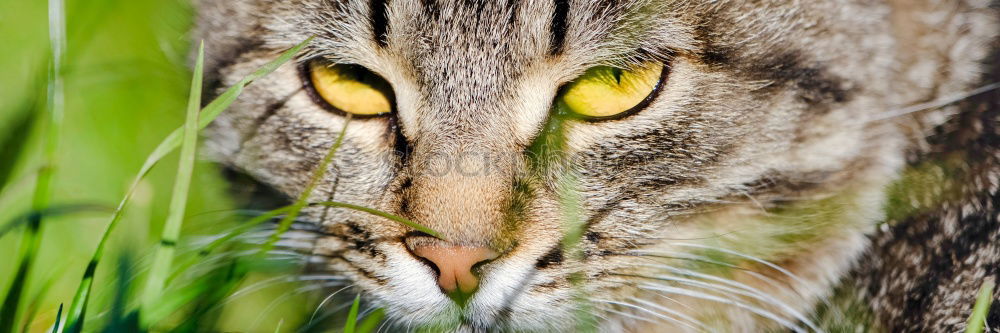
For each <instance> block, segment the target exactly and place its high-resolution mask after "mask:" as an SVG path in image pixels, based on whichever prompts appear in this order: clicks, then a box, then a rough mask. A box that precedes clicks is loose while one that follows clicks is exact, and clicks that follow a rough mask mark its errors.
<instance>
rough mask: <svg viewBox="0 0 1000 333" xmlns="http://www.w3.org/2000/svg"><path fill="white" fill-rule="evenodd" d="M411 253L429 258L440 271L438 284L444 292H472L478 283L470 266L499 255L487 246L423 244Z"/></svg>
mask: <svg viewBox="0 0 1000 333" xmlns="http://www.w3.org/2000/svg"><path fill="white" fill-rule="evenodd" d="M413 253H414V254H416V255H417V256H419V257H422V258H424V259H427V260H430V261H431V262H432V263H434V265H435V266H437V268H438V271H440V272H441V274H440V276H438V285H439V286H441V289H444V291H445V292H448V293H452V292H455V291H456V290H457V291H461V292H463V293H472V292H473V291H475V290H476V287H477V286H478V285H479V278H477V277H476V276H475V274H473V273H472V266H474V265H475V264H478V263H480V262H484V261H489V260H493V259H496V257H497V256H498V255H499V254H498V253H497V252H496V251H493V250H492V249H490V248H487V247H481V246H453V245H425V246H417V247H415V248H414V249H413Z"/></svg>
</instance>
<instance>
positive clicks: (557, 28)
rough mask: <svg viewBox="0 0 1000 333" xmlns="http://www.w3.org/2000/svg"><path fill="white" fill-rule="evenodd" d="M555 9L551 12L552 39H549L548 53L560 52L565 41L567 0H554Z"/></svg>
mask: <svg viewBox="0 0 1000 333" xmlns="http://www.w3.org/2000/svg"><path fill="white" fill-rule="evenodd" d="M553 7H555V11H554V12H553V13H552V39H550V41H549V54H552V55H556V54H559V53H562V50H563V43H564V42H565V41H566V15H567V14H569V0H555V6H553Z"/></svg>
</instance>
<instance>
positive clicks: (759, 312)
mask: <svg viewBox="0 0 1000 333" xmlns="http://www.w3.org/2000/svg"><path fill="white" fill-rule="evenodd" d="M638 287H639V288H640V289H644V290H650V291H660V292H666V293H672V294H677V295H683V296H689V297H694V298H698V299H703V300H707V301H713V302H717V303H722V304H727V305H732V306H735V307H738V308H741V309H745V310H747V311H750V312H753V313H755V314H757V315H759V316H762V317H764V318H767V319H770V320H773V321H774V322H776V323H778V324H781V325H782V326H785V327H788V328H789V329H791V330H793V331H795V332H806V330H805V329H803V328H802V327H801V326H798V325H796V324H795V323H792V322H790V321H788V320H786V319H784V318H782V317H780V316H778V315H776V314H774V313H772V312H770V311H767V310H764V309H761V308H759V307H756V306H752V305H750V304H746V303H744V302H740V301H737V300H732V299H727V298H722V297H719V296H715V295H711V294H706V293H702V292H697V291H692V290H687V289H683V288H677V287H669V286H661V285H654V284H642V285H639V286H638ZM817 331H819V330H818V329H817Z"/></svg>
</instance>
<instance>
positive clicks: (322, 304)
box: [308, 284, 354, 324]
mask: <svg viewBox="0 0 1000 333" xmlns="http://www.w3.org/2000/svg"><path fill="white" fill-rule="evenodd" d="M353 286H354V285H353V284H352V285H348V286H346V287H343V288H340V289H339V290H337V291H334V292H333V293H331V294H330V295H328V296H326V298H323V301H322V302H319V305H317V306H316V310H313V313H312V316H309V322H308V323H309V324H312V322H313V319H316V314H317V313H319V310H320V309H322V308H323V306H324V305H326V302H329V301H330V300H331V299H333V297H334V296H337V294H339V293H340V292H341V291H344V290H347V288H350V287H353Z"/></svg>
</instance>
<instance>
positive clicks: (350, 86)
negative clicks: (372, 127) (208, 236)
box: [309, 61, 393, 116]
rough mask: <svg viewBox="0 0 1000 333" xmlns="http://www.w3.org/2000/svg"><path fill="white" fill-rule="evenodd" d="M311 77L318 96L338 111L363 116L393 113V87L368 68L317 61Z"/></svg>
mask: <svg viewBox="0 0 1000 333" xmlns="http://www.w3.org/2000/svg"><path fill="white" fill-rule="evenodd" d="M309 79H310V80H311V81H312V88H313V90H314V92H315V95H318V97H319V98H321V99H322V100H323V101H324V102H326V103H327V104H328V105H329V106H331V107H333V108H334V109H336V110H338V111H342V112H347V113H350V114H355V115H359V116H374V115H380V114H384V113H389V112H392V99H393V95H392V87H391V86H390V85H389V83H388V82H386V81H385V79H382V77H380V76H378V75H377V74H375V73H372V72H371V71H369V70H368V69H366V68H364V67H361V66H358V65H343V64H337V65H328V64H326V63H323V62H319V61H313V62H311V63H310V64H309Z"/></svg>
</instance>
